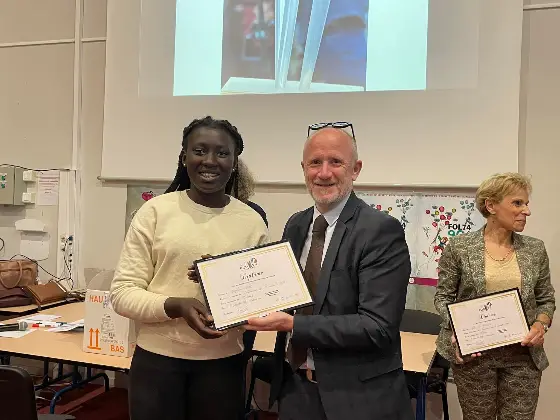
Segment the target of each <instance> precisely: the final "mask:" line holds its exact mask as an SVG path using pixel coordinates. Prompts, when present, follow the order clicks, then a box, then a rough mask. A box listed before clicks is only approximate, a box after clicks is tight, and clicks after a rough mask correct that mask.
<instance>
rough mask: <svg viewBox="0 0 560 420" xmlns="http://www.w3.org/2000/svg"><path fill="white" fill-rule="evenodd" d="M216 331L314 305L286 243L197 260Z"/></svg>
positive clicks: (289, 247)
mask: <svg viewBox="0 0 560 420" xmlns="http://www.w3.org/2000/svg"><path fill="white" fill-rule="evenodd" d="M195 267H196V270H197V272H198V275H199V278H200V284H201V286H202V291H203V293H204V297H205V299H206V303H207V305H208V309H209V310H210V313H211V314H212V317H213V318H214V326H215V328H216V329H217V330H224V329H227V328H232V327H234V326H238V325H242V324H244V323H246V321H247V319H249V318H253V317H258V316H262V315H265V314H268V313H270V312H276V311H284V310H291V309H297V308H301V307H304V306H309V305H312V304H313V299H312V298H311V295H310V293H309V289H308V288H307V284H306V283H305V279H304V278H303V274H302V272H301V269H300V267H299V264H298V263H297V260H296V257H295V255H294V252H293V250H292V247H291V246H290V243H289V242H287V241H282V242H275V243H273V244H269V245H265V246H260V247H256V248H252V249H248V250H243V251H238V252H234V253H230V254H225V255H219V256H215V257H212V258H210V259H205V260H199V261H195Z"/></svg>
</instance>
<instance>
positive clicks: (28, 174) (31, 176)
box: [23, 170, 37, 182]
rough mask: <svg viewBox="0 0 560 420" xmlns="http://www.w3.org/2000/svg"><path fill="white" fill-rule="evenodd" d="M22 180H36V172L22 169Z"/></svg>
mask: <svg viewBox="0 0 560 420" xmlns="http://www.w3.org/2000/svg"><path fill="white" fill-rule="evenodd" d="M23 180H24V181H25V182H35V181H36V180H37V174H36V172H35V171H33V170H29V171H23Z"/></svg>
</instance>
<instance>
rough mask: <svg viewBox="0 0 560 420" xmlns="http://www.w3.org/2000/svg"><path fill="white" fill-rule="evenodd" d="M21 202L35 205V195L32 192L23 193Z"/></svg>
mask: <svg viewBox="0 0 560 420" xmlns="http://www.w3.org/2000/svg"><path fill="white" fill-rule="evenodd" d="M21 201H22V202H23V203H25V204H33V203H35V193H34V192H24V193H23V194H22V195H21Z"/></svg>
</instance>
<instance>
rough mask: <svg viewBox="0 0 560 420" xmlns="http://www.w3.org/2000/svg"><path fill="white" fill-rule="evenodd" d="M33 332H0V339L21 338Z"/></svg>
mask: <svg viewBox="0 0 560 420" xmlns="http://www.w3.org/2000/svg"><path fill="white" fill-rule="evenodd" d="M31 332H33V330H25V331H4V332H0V337H3V338H21V337H23V336H25V335H27V334H29V333H31Z"/></svg>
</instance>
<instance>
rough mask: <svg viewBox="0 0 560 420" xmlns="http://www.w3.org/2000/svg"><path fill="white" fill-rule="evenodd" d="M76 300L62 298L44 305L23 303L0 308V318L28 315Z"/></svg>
mask: <svg viewBox="0 0 560 420" xmlns="http://www.w3.org/2000/svg"><path fill="white" fill-rule="evenodd" d="M73 302H76V299H63V300H58V301H56V302H51V303H46V304H44V305H41V306H39V305H35V304H32V305H23V306H12V307H9V308H0V317H1V320H5V319H11V318H14V317H17V316H21V315H30V314H33V313H36V312H39V311H42V310H45V309H49V308H54V307H56V306H62V305H66V304H68V303H73Z"/></svg>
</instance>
